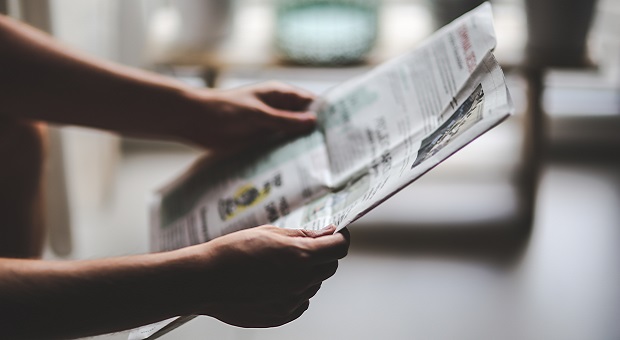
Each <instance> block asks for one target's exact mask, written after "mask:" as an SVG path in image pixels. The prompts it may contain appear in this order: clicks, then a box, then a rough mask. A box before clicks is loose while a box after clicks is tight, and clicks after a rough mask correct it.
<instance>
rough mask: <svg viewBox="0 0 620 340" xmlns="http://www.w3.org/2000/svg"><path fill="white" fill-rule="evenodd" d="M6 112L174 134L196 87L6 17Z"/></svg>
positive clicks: (1, 90)
mask: <svg viewBox="0 0 620 340" xmlns="http://www.w3.org/2000/svg"><path fill="white" fill-rule="evenodd" d="M0 46H2V47H1V48H0V103H1V104H0V115H4V116H10V117H13V118H25V119H33V120H45V121H51V122H56V123H61V124H75V125H83V126H90V127H95V128H102V129H107V130H114V131H120V132H126V133H131V134H137V135H146V136H155V137H168V136H170V135H174V134H175V133H176V131H174V129H175V121H176V120H178V119H179V118H181V117H179V116H178V115H177V114H175V113H179V114H183V113H184V111H191V110H187V105H189V102H190V101H188V100H187V96H188V95H189V94H190V93H192V90H191V89H190V88H189V87H187V86H185V85H183V84H181V83H179V82H176V81H174V80H172V79H169V78H166V77H163V76H158V75H155V74H151V73H148V72H144V71H140V70H135V69H131V68H128V67H124V66H120V65H116V64H113V63H109V62H105V61H101V60H97V59H94V58H90V57H87V56H83V55H81V54H79V53H77V52H75V51H70V52H68V51H69V49H67V48H66V47H64V46H62V45H60V44H58V43H56V42H55V41H54V40H53V39H51V38H50V37H48V36H47V35H45V34H44V33H41V32H39V31H37V30H35V29H33V28H30V27H28V26H26V25H24V24H21V23H19V22H16V21H14V20H11V19H9V18H7V17H3V16H1V15H0Z"/></svg>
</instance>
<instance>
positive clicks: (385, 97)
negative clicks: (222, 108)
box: [130, 3, 513, 339]
mask: <svg viewBox="0 0 620 340" xmlns="http://www.w3.org/2000/svg"><path fill="white" fill-rule="evenodd" d="M495 45H496V41H495V32H494V29H493V19H492V13H491V6H490V4H488V3H485V4H483V5H481V6H480V7H478V8H477V9H474V10H473V11H471V12H469V13H468V14H466V15H464V16H462V17H461V18H459V19H457V20H455V21H454V22H452V23H451V24H449V25H448V26H446V27H444V28H442V29H441V30H439V31H438V32H436V33H435V34H434V35H433V36H431V37H430V38H429V39H427V40H426V41H425V42H424V43H423V44H422V45H421V46H419V47H418V48H417V49H415V50H414V51H412V52H410V53H408V54H405V55H403V56H401V57H398V58H396V59H394V60H391V61H389V62H387V63H384V64H382V65H380V66H378V67H376V68H375V69H373V70H372V71H370V72H368V73H366V74H364V75H362V76H360V77H357V78H354V79H351V80H349V81H347V82H345V83H343V84H341V85H339V86H336V87H335V88H333V89H332V90H330V91H328V93H326V94H324V95H322V96H321V97H320V98H319V99H317V100H316V101H315V103H313V104H312V105H313V110H315V112H317V113H318V123H317V124H318V127H317V129H316V131H315V132H313V133H311V134H309V135H307V136H303V137H301V138H298V139H296V140H293V141H291V142H289V143H287V144H285V145H281V146H278V147H276V148H274V149H272V150H269V151H267V152H263V153H258V154H251V155H247V157H243V159H234V160H230V159H229V160H224V161H221V162H215V163H211V164H206V165H205V164H202V165H199V166H195V167H193V168H192V169H190V170H189V171H187V172H186V173H185V174H184V175H183V176H181V177H180V178H179V179H177V180H175V181H173V182H172V183H170V184H169V185H167V186H166V187H164V188H162V189H161V190H160V191H159V192H158V193H157V195H156V197H155V199H154V202H153V205H152V214H151V217H152V225H151V231H152V233H151V237H152V239H151V242H152V247H153V250H154V251H165V250H171V249H176V248H180V247H185V246H189V245H193V244H197V243H201V242H206V241H209V240H211V239H213V238H216V237H218V236H221V235H224V234H227V233H230V232H234V231H237V230H241V229H244V228H249V227H254V226H257V225H262V224H273V225H276V226H279V227H282V228H292V229H320V228H323V227H325V226H327V225H329V224H334V225H336V226H337V229H338V230H340V229H342V228H344V227H346V226H347V225H349V224H350V223H352V222H354V221H355V220H357V219H358V218H360V217H362V216H363V215H364V214H365V213H367V212H368V211H370V210H372V209H373V208H374V207H375V206H377V205H379V204H380V203H381V202H383V201H385V200H386V199H387V198H389V197H390V196H392V195H394V194H395V193H396V192H398V191H399V190H401V189H402V188H404V187H405V186H407V185H409V184H410V183H411V182H413V181H415V180H416V179H417V178H418V177H420V176H422V175H423V174H424V173H426V172H427V171H429V170H430V169H432V168H433V167H435V166H436V165H437V164H439V163H440V162H441V161H443V160H445V159H446V158H447V157H449V156H450V155H451V154H453V153H455V152H456V151H458V150H459V149H460V148H462V147H464V146H465V145H466V144H468V143H470V142H471V141H472V140H474V139H475V138H477V137H478V136H480V135H481V134H483V133H484V132H486V131H487V130H489V129H491V128H492V127H494V126H495V125H497V124H499V123H500V122H501V121H502V120H504V119H505V118H506V117H508V116H509V115H510V114H512V112H513V106H512V102H511V99H510V95H509V93H508V90H507V87H506V84H505V80H504V75H503V72H502V70H501V68H500V66H499V64H498V63H497V61H496V60H495V57H494V56H493V54H492V51H493V49H494V48H495ZM190 318H191V317H183V318H182V319H178V320H176V322H175V319H174V318H173V319H169V320H165V321H162V322H160V323H158V324H154V325H150V326H146V327H143V328H141V329H138V330H135V331H134V332H132V333H131V335H130V339H145V338H148V337H151V338H155V337H158V336H159V335H161V334H163V333H164V332H167V331H169V330H170V329H171V328H172V327H176V326H178V325H179V324H181V323H183V322H186V321H187V320H189V319H190ZM149 330H150V331H149Z"/></svg>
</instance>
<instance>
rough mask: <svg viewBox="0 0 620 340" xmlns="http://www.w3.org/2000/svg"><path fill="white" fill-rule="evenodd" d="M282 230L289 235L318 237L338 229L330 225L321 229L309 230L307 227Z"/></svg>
mask: <svg viewBox="0 0 620 340" xmlns="http://www.w3.org/2000/svg"><path fill="white" fill-rule="evenodd" d="M280 230H281V232H282V233H283V234H285V235H287V236H293V237H310V238H316V237H321V236H326V235H331V234H333V233H334V231H336V226H334V225H329V226H327V227H325V228H323V229H320V230H307V229H280Z"/></svg>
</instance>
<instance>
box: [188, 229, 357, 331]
mask: <svg viewBox="0 0 620 340" xmlns="http://www.w3.org/2000/svg"><path fill="white" fill-rule="evenodd" d="M334 231H335V227H334V226H330V227H328V228H326V229H323V230H320V231H309V230H291V229H281V228H278V227H275V226H261V227H256V228H252V229H247V230H243V231H239V232H235V233H232V234H229V235H225V236H222V237H219V238H217V239H214V240H212V241H210V242H207V243H206V244H203V245H198V246H194V247H192V248H194V251H195V252H196V253H195V254H194V256H196V259H198V262H197V263H200V262H201V260H206V261H202V263H203V264H204V263H206V266H204V268H202V270H200V269H201V268H200V265H199V266H198V268H197V269H199V273H200V272H201V274H199V278H200V279H199V282H201V287H200V291H201V292H202V294H203V296H201V297H202V298H203V300H202V301H206V303H204V304H202V305H201V306H199V310H198V313H197V314H206V315H210V316H213V317H215V318H217V319H219V320H221V321H223V322H226V323H228V324H231V325H235V326H240V327H275V326H279V325H283V324H285V323H288V322H290V321H293V320H295V319H297V318H298V317H299V316H301V314H303V312H304V311H306V309H307V308H308V304H309V299H310V298H311V297H313V296H314V295H315V294H316V293H317V291H318V290H319V288H320V287H321V283H322V282H323V281H324V280H326V279H327V278H329V277H331V276H332V275H334V273H335V272H336V269H337V267H338V259H341V258H343V257H345V256H346V254H347V251H348V247H349V233H348V231H347V230H346V229H343V230H342V231H341V232H339V233H336V234H334ZM205 248H206V251H205ZM205 257H206V258H205ZM200 276H202V277H200Z"/></svg>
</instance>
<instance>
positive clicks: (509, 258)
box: [350, 221, 532, 266]
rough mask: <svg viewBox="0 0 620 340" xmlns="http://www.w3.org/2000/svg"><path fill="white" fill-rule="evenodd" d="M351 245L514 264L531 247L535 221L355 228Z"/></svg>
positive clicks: (359, 248)
mask: <svg viewBox="0 0 620 340" xmlns="http://www.w3.org/2000/svg"><path fill="white" fill-rule="evenodd" d="M350 230H351V249H352V251H359V252H382V253H387V254H398V255H401V256H402V255H404V256H440V257H454V258H459V259H473V260H477V261H485V262H490V263H492V264H495V265H500V266H511V265H512V264H513V263H515V262H516V261H518V259H519V258H520V257H521V255H522V253H523V251H524V250H525V249H526V248H527V244H528V241H529V239H530V234H531V230H532V228H531V223H530V222H529V221H528V222H526V223H525V224H523V223H515V222H514V221H512V222H506V223H501V222H498V223H497V224H488V225H479V226H473V225H459V226H458V227H456V226H440V225H432V226H430V225H426V226H424V225H415V226H396V225H387V226H377V227H376V228H374V227H373V228H370V227H364V228H359V229H356V228H355V225H352V226H351V228H350Z"/></svg>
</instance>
